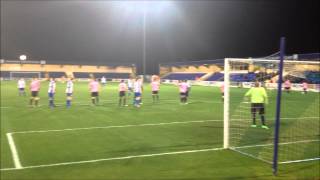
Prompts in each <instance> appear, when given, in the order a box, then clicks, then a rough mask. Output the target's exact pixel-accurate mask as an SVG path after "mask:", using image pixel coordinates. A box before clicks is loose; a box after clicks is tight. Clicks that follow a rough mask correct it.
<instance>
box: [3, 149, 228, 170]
mask: <svg viewBox="0 0 320 180" xmlns="http://www.w3.org/2000/svg"><path fill="white" fill-rule="evenodd" d="M218 150H223V148H210V149H198V150H188V151H175V152H166V153H156V154H142V155H134V156H122V157H114V158H104V159H95V160H87V161H73V162H64V163H54V164H42V165H35V166H25V167H21V168H20V169H31V168H41V167H52V166H65V165H72V164H84V163H95V162H101V161H113V160H123V159H133V158H143V157H154V156H164V155H175V154H186V153H195V152H207V151H218ZM0 170H1V171H9V170H17V168H4V169H0Z"/></svg>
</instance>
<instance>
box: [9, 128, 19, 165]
mask: <svg viewBox="0 0 320 180" xmlns="http://www.w3.org/2000/svg"><path fill="white" fill-rule="evenodd" d="M7 138H8V142H9V147H10V150H11V154H12V158H13V162H14V166H15V169H22V168H23V167H22V166H21V163H20V160H19V155H18V151H17V148H16V145H15V144H14V141H13V137H12V134H11V133H7Z"/></svg>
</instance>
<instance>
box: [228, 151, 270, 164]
mask: <svg viewBox="0 0 320 180" xmlns="http://www.w3.org/2000/svg"><path fill="white" fill-rule="evenodd" d="M230 149H231V150H233V151H236V152H238V153H240V154H243V155H246V156H249V157H251V158H254V159H258V160H260V161H263V162H266V163H268V164H271V161H267V160H265V159H262V158H259V157H256V156H254V155H252V154H249V153H245V152H242V151H239V150H237V149H235V148H230Z"/></svg>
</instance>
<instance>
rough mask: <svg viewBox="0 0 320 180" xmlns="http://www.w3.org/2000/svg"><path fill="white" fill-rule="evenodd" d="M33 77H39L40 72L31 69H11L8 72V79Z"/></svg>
mask: <svg viewBox="0 0 320 180" xmlns="http://www.w3.org/2000/svg"><path fill="white" fill-rule="evenodd" d="M33 77H37V78H39V79H40V78H41V72H31V71H12V72H10V80H15V79H19V78H26V79H30V78H33Z"/></svg>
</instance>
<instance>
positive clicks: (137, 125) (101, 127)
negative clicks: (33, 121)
mask: <svg viewBox="0 0 320 180" xmlns="http://www.w3.org/2000/svg"><path fill="white" fill-rule="evenodd" d="M205 122H223V120H198V121H175V122H163V123H147V124H129V125H113V126H96V127H87V128H69V129H52V130H37V131H16V132H11V134H27V133H46V132H60V131H78V130H91V129H110V128H128V127H143V126H163V125H173V124H190V123H205Z"/></svg>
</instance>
